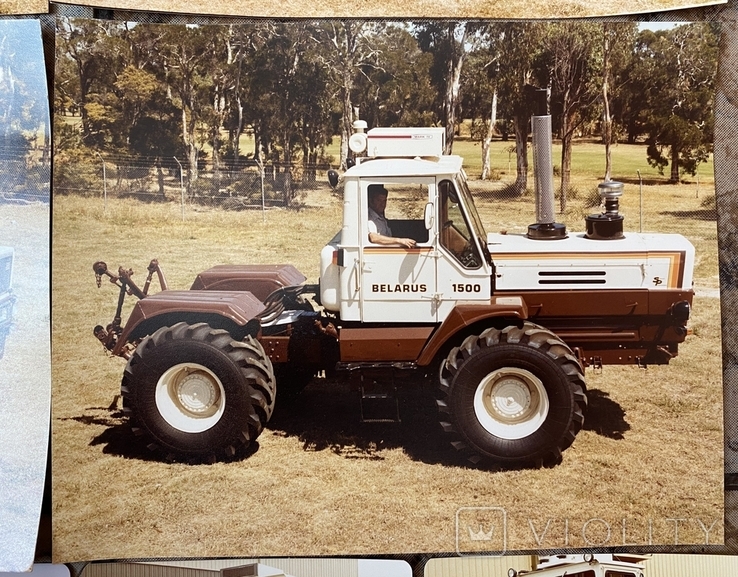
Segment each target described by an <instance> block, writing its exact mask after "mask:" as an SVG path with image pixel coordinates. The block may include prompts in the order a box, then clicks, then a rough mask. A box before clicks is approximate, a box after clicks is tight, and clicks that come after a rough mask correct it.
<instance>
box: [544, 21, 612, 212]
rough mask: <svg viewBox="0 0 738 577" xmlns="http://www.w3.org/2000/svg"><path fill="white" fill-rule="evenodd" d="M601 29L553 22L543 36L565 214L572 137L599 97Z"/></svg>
mask: <svg viewBox="0 0 738 577" xmlns="http://www.w3.org/2000/svg"><path fill="white" fill-rule="evenodd" d="M601 35H602V28H601V26H600V25H599V24H596V23H589V22H586V23H585V22H580V23H573V22H566V23H563V22H561V23H553V24H548V25H547V26H546V32H545V35H544V43H545V52H546V60H547V64H548V68H549V70H548V72H549V82H550V86H551V100H552V116H553V115H555V116H558V128H559V136H560V137H561V186H560V191H561V194H560V197H559V198H560V205H559V210H560V211H561V212H562V213H563V212H565V211H566V197H567V194H568V191H569V182H570V180H571V153H572V143H573V140H574V135H575V134H576V131H577V130H578V129H579V127H580V126H581V125H582V123H584V122H585V121H586V120H588V119H589V118H591V116H592V114H593V112H594V104H595V103H596V101H597V98H598V96H599V87H598V82H597V79H598V78H601V77H602V76H601V66H602V55H601V52H600V51H599V48H600V47H601V46H602V42H601Z"/></svg>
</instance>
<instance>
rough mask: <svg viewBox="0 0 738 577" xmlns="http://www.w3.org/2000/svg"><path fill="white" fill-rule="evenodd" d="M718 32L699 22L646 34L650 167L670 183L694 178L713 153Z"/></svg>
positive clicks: (644, 61)
mask: <svg viewBox="0 0 738 577" xmlns="http://www.w3.org/2000/svg"><path fill="white" fill-rule="evenodd" d="M718 38H719V31H718V28H717V25H716V24H715V23H707V22H698V23H691V24H684V25H681V26H677V27H675V28H673V29H671V30H667V31H660V32H657V33H653V32H650V31H644V32H643V33H642V34H641V36H640V38H639V42H640V44H641V49H640V58H641V61H640V63H639V65H640V66H641V67H642V69H643V72H645V73H647V75H648V79H649V80H648V83H647V84H646V89H645V91H644V94H643V100H644V102H645V104H646V110H645V125H646V130H647V134H648V148H647V158H648V162H649V164H651V165H652V166H654V167H656V168H658V169H659V171H661V172H662V173H663V171H664V169H665V168H666V166H667V165H670V177H669V181H670V182H672V183H678V182H679V181H680V179H681V174H682V173H683V172H686V173H688V174H695V173H696V171H697V168H698V166H699V164H700V163H702V162H705V161H706V160H707V159H708V157H709V154H710V152H711V150H712V128H713V123H714V117H713V110H714V108H713V92H714V84H715V73H716V70H717V54H718Z"/></svg>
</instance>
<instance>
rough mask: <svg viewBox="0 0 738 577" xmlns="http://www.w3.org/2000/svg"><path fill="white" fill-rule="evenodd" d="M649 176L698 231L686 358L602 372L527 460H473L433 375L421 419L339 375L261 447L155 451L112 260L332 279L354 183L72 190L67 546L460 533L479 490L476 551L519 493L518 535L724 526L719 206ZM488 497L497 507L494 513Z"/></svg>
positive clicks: (56, 425) (688, 539)
mask: <svg viewBox="0 0 738 577" xmlns="http://www.w3.org/2000/svg"><path fill="white" fill-rule="evenodd" d="M581 184H582V188H584V183H581ZM595 184H596V183H595ZM708 186H709V184H708V185H704V184H703V190H704V192H703V195H704V194H706V193H707V190H706V187H708ZM632 190H633V188H632V187H630V188H629V192H628V193H626V194H627V195H628V196H626V197H625V198H624V200H623V205H624V211H625V212H626V213H627V215H628V217H627V218H628V220H627V221H626V230H630V231H632V230H634V229H635V230H637V228H638V216H637V215H638V212H637V211H638V197H637V193H636V194H633V193H632V192H631V191H632ZM635 190H636V191H637V187H636V188H635ZM647 193H648V194H647V200H646V201H645V206H646V209H647V210H646V211H645V213H644V214H645V218H644V230H649V231H656V230H659V231H664V232H672V231H679V232H682V233H684V234H685V235H687V236H688V237H689V238H691V239H692V240H693V242H694V243H695V245H696V246H697V251H698V255H699V262H698V265H697V272H696V285H697V288H698V295H699V296H698V297H697V298H696V299H695V306H694V316H693V320H692V321H691V324H692V326H693V327H694V331H695V334H694V335H693V336H692V337H690V338H689V339H688V341H687V342H686V343H685V344H684V345H683V346H682V348H681V351H680V356H679V357H678V358H677V359H675V360H674V361H673V362H672V364H671V365H670V366H666V367H652V368H649V369H648V370H639V369H637V368H634V367H605V369H604V371H603V372H602V373H601V374H595V373H593V372H590V373H589V374H588V375H587V379H588V387H589V390H590V399H591V400H590V405H591V408H590V411H589V415H588V420H587V423H586V425H585V429H584V430H583V431H582V432H581V433H580V435H579V436H578V438H577V440H576V442H575V443H574V445H573V446H572V447H571V448H570V449H569V450H567V451H566V453H565V456H564V461H563V463H562V464H561V465H559V466H557V467H555V468H553V469H542V470H508V471H485V470H477V469H473V468H469V467H467V466H466V465H465V464H464V463H463V462H460V461H459V460H458V457H456V455H455V454H454V452H453V451H452V450H451V449H450V448H449V447H447V445H446V442H445V440H444V439H442V438H441V435H440V433H439V430H438V427H437V424H436V416H435V412H434V407H433V403H432V401H430V400H429V397H428V395H424V394H422V393H423V392H422V391H421V390H418V389H417V388H410V389H409V390H407V391H406V393H405V395H404V397H403V399H402V416H403V422H402V423H401V424H398V425H370V424H363V425H362V424H359V422H358V420H359V419H358V411H359V407H358V402H357V398H356V396H355V393H354V392H352V391H350V390H349V389H348V388H345V387H342V386H338V385H340V383H334V382H322V381H319V380H318V381H315V382H314V383H313V384H312V385H310V386H309V387H308V388H307V389H306V390H305V392H304V393H303V395H301V397H300V398H299V400H298V401H297V402H296V403H295V404H294V405H290V406H284V407H282V406H278V408H277V412H276V413H275V416H274V418H273V419H272V421H271V422H270V424H269V426H268V428H267V430H265V431H264V433H263V434H262V436H261V437H260V439H259V446H258V450H257V451H256V452H255V453H254V454H253V455H251V456H250V457H249V458H248V459H246V460H243V461H240V462H236V463H229V464H222V463H221V464H215V465H210V466H187V465H182V464H167V463H163V462H159V461H157V460H155V458H154V457H152V456H151V455H149V454H147V452H146V450H145V449H143V448H141V447H140V446H138V445H137V444H136V443H135V440H134V438H133V436H132V435H131V434H130V432H129V431H128V429H127V427H126V424H125V422H124V421H123V420H122V418H121V415H120V413H119V412H118V411H117V410H111V409H109V408H108V407H109V405H110V403H111V401H112V400H113V397H114V395H115V394H116V393H117V392H118V385H119V382H120V376H121V372H122V369H123V361H121V360H120V359H107V358H105V355H104V353H103V350H102V348H101V347H100V345H99V344H98V343H97V342H96V341H95V339H94V338H93V336H92V327H93V326H94V325H95V324H97V323H106V322H109V321H110V319H111V318H112V315H113V312H114V308H115V299H116V291H115V290H114V289H113V288H112V287H110V286H104V287H103V289H101V290H98V289H97V288H96V287H95V284H94V279H93V275H92V271H91V265H92V262H93V261H95V260H98V259H105V260H107V262H108V264H109V265H110V266H111V267H115V268H117V266H118V265H125V266H131V267H133V268H134V269H137V270H138V271H139V273H138V275H137V276H136V277H134V278H138V279H141V278H142V276H143V274H142V272H141V271H143V270H144V268H145V266H146V264H147V263H148V261H149V259H151V258H152V257H156V258H158V259H159V260H160V262H161V263H162V265H163V267H164V268H165V271H166V272H167V274H168V277H169V281H170V286H172V287H173V288H186V287H188V286H189V284H190V283H191V281H192V279H193V278H194V276H195V274H196V273H197V272H198V271H200V270H202V269H204V268H207V267H209V266H211V265H213V264H218V263H246V262H250V263H270V262H271V263H273V262H278V261H280V262H290V263H293V264H295V265H296V266H297V267H298V268H299V269H300V270H302V271H303V272H304V273H305V274H306V275H307V276H308V277H309V279H310V280H311V281H315V280H316V279H317V274H318V252H319V250H320V248H321V247H322V246H323V245H324V243H325V242H327V240H328V239H330V238H331V237H332V236H333V235H334V233H335V232H336V231H337V230H338V229H339V227H340V201H339V200H338V199H336V198H334V197H332V196H331V195H330V193H328V192H319V191H314V192H311V193H310V195H309V196H308V197H307V199H306V207H305V208H304V209H302V210H301V211H299V212H297V211H285V210H272V211H268V212H267V213H266V214H265V215H264V216H262V214H261V213H260V212H241V213H228V212H223V211H219V210H211V211H194V210H189V211H188V212H187V215H186V220H185V222H182V221H181V214H180V212H179V207H177V206H170V205H143V204H139V203H136V202H133V201H120V200H114V201H109V206H108V211H107V214H104V213H103V210H102V201H101V200H100V199H87V200H86V199H79V198H71V197H58V198H56V199H55V205H54V238H53V247H54V254H53V256H54V261H53V263H54V291H53V306H54V309H53V310H54V316H53V367H54V391H53V394H54V396H53V399H54V401H53V402H54V407H53V466H54V481H53V483H54V485H53V491H54V557H55V560H56V561H72V560H83V559H93V558H123V557H158V556H166V557H169V556H188V557H190V556H208V557H218V556H256V555H277V556H279V555H336V554H370V553H400V552H450V551H454V550H455V548H456V547H457V540H456V526H457V525H456V523H457V511H459V510H460V508H461V511H460V513H459V514H460V517H459V519H460V522H461V529H462V532H461V535H460V537H461V539H460V541H459V542H458V546H459V547H460V548H461V549H462V551H472V550H478V547H479V544H478V543H476V542H471V541H470V540H469V539H468V537H465V532H464V531H465V528H466V526H467V525H469V526H471V525H474V523H475V522H476V523H478V522H480V521H483V522H488V521H489V522H490V523H491V522H495V517H494V515H495V514H496V513H495V512H499V511H501V510H503V509H504V511H505V513H506V515H507V543H506V545H507V547H508V549H510V550H511V549H531V548H547V547H549V548H550V547H564V546H566V545H568V546H575V547H577V546H587V545H595V544H605V545H611V546H615V545H623V544H627V545H633V544H636V545H648V544H650V543H654V544H656V543H666V544H675V539H678V541H679V542H680V543H705V540H706V538H707V539H708V540H709V542H710V543H716V542H722V518H723V493H722V477H723V463H722V446H723V438H722V385H721V382H722V379H721V372H720V359H721V357H720V351H721V349H720V308H719V299H717V298H715V296H716V295H715V291H714V289H715V288H716V287H717V286H718V284H717V247H716V225H715V221H714V220H710V219H709V218H701V215H703V213H701V212H699V211H700V210H701V205H700V203H701V198H695V193H694V190H693V187H689V186H681V187H670V186H651V187H648V190H647ZM634 203H635V204H634ZM572 210H573V211H575V209H572ZM481 212H482V213H483V220H484V221H485V223H486V224H487V225H488V230H489V231H493V230H498V229H500V228H506V229H508V230H511V231H512V230H515V229H516V228H521V227H525V226H526V225H527V224H529V223H530V222H532V220H533V219H534V208H533V200H532V199H521V200H514V201H509V200H507V201H506V200H499V199H496V200H494V202H490V203H482V210H481ZM580 222H581V219H580V217H579V216H576V217H575V218H573V219H572V222H570V223H568V224H569V227H570V229H572V230H576V229H581V228H583V226H579V224H578V223H580ZM707 289H710V290H707ZM429 386H431V387H432V386H433V384H430V385H429ZM479 507H482V508H493V509H487V512H486V513H489V514H490V515H491V517H490V518H489V520H487V519H486V518H484V516H483V515H484V514H486V513H485V510H484V509H478V508H479ZM472 508H477V509H472ZM479 511H482V512H481V513H480V512H479ZM490 511H491V513H490ZM480 515H481V517H480ZM592 519H599V521H592ZM674 519H684V521H673V520H674ZM547 523H548V524H549V525H548V526H549V530H548V531H547V532H545V533H544V528H545V527H546V525H547ZM675 525H678V529H677V532H678V537H677V536H676V533H675ZM567 527H568V529H567ZM703 527H704V529H703ZM607 529H609V534H608V532H607ZM608 535H609V536H608ZM606 538H607V539H608V541H607V542H605V541H606ZM649 540H650V541H649ZM624 541H625V543H624ZM485 545H486V543H485ZM475 547H476V548H477V549H475ZM487 548H494V547H487Z"/></svg>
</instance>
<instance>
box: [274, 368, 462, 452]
mask: <svg viewBox="0 0 738 577" xmlns="http://www.w3.org/2000/svg"><path fill="white" fill-rule="evenodd" d="M398 389H399V392H398V398H397V406H398V407H399V416H400V421H399V422H362V420H361V417H362V406H361V403H360V394H359V392H358V391H357V390H355V389H354V388H353V387H350V386H348V385H346V384H345V383H343V382H341V381H338V380H334V379H326V380H323V379H315V380H313V382H312V383H311V384H310V385H308V387H307V388H306V389H305V390H304V391H302V392H301V393H300V394H299V395H298V396H297V397H296V398H294V399H291V400H290V401H289V402H282V403H280V399H279V394H277V403H276V407H275V410H274V414H273V415H272V418H271V420H270V421H269V423H268V424H267V429H268V430H270V431H272V432H273V433H274V434H276V435H279V436H283V437H295V438H297V439H299V440H300V442H301V443H302V448H303V450H304V451H308V452H319V451H331V452H333V453H335V454H337V455H340V456H343V457H344V458H346V459H366V460H383V459H384V457H383V456H382V453H383V451H386V450H390V449H397V448H401V449H403V450H404V451H405V452H406V453H407V454H408V455H409V456H410V457H411V458H413V459H415V460H420V461H423V462H427V463H446V464H448V462H449V460H450V457H453V456H455V452H454V451H452V450H447V449H446V446H447V443H446V442H445V439H444V438H443V434H442V432H441V430H440V427H439V425H438V422H437V415H436V407H435V401H434V400H433V398H432V396H431V394H430V393H429V392H427V391H425V390H424V387H423V385H422V384H419V383H411V384H405V383H403V384H400V385H398ZM364 411H365V414H366V415H371V416H372V417H374V418H393V417H395V416H396V414H397V410H396V408H395V405H394V404H393V403H392V402H391V401H389V400H386V399H384V400H382V401H380V402H378V403H377V402H374V404H373V406H372V404H371V403H368V404H367V405H366V406H365V407H364Z"/></svg>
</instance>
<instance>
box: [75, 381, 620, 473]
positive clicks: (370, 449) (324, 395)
mask: <svg viewBox="0 0 738 577" xmlns="http://www.w3.org/2000/svg"><path fill="white" fill-rule="evenodd" d="M398 390H399V392H398V406H399V415H400V421H399V422H362V421H361V415H362V408H361V404H360V402H359V392H358V391H357V390H355V389H354V388H353V387H350V386H348V385H346V384H345V383H344V382H341V381H337V380H333V379H325V380H324V379H315V380H314V381H313V382H312V383H311V384H310V385H308V387H307V388H306V389H305V390H304V391H303V392H302V393H301V394H299V395H298V396H297V397H296V398H294V399H290V401H289V402H281V403H280V399H279V397H278V398H277V403H276V405H275V410H274V413H273V415H272V418H271V420H270V421H269V423H268V424H267V426H266V430H265V433H266V432H268V431H271V432H272V433H273V434H275V435H278V436H282V437H290V438H297V439H299V440H300V442H301V444H302V450H303V451H306V452H320V451H331V452H332V453H334V454H336V455H338V456H341V457H343V458H345V459H362V460H375V461H382V460H384V459H385V457H384V453H385V452H386V451H388V450H392V449H401V450H403V451H404V452H405V454H407V455H408V456H409V457H410V458H411V459H413V460H416V461H420V462H423V463H427V464H442V465H446V466H457V467H462V468H469V467H474V465H472V464H471V463H470V462H469V461H467V460H466V459H465V458H464V457H463V455H461V454H460V453H459V452H458V451H456V450H455V449H453V448H452V447H451V445H450V444H449V439H448V437H447V436H446V435H445V434H444V433H443V431H442V430H441V427H440V426H439V424H438V420H439V419H438V412H437V409H436V403H435V400H434V398H433V391H432V388H431V387H430V385H429V384H427V383H423V382H415V381H411V382H409V383H407V384H404V383H403V384H399V385H398ZM588 399H589V405H588V408H587V413H586V418H585V424H584V430H586V431H592V432H595V433H597V434H598V435H602V436H603V437H607V438H609V439H616V440H622V439H624V438H625V433H626V432H627V431H628V430H629V429H630V425H629V424H628V423H627V422H626V420H625V411H624V410H623V408H622V407H621V406H620V405H619V404H618V403H617V402H615V401H613V400H612V399H610V397H609V395H608V393H606V392H603V391H600V390H598V389H591V390H589V391H588ZM370 410H371V408H370V407H369V408H365V411H367V412H370ZM394 412H395V411H394V407H392V408H391V409H390V410H389V411H383V412H381V413H377V411H374V412H373V415H372V416H393V415H394ZM382 413H384V414H382ZM386 413H390V414H386ZM62 420H71V421H75V422H77V423H80V424H82V425H87V426H91V427H95V428H96V429H99V428H100V427H103V430H102V431H101V432H100V433H99V434H97V435H95V436H94V437H93V438H92V440H91V441H90V442H89V445H90V446H92V447H94V446H101V447H102V452H103V453H104V454H107V455H115V456H118V457H122V458H125V459H135V460H139V461H146V462H161V461H162V459H163V456H162V454H161V453H158V452H156V451H151V450H150V449H149V448H148V447H147V446H146V442H145V441H144V440H143V439H142V438H140V437H137V436H136V435H134V434H133V432H132V430H131V427H130V424H129V423H128V420H127V419H126V418H125V417H124V415H123V411H122V410H121V408H120V401H118V402H117V403H116V402H113V403H112V404H111V405H110V406H108V407H87V408H86V409H85V411H84V413H83V414H82V415H79V416H74V417H68V418H65V419H62ZM258 450H259V443H258V442H256V443H253V445H252V446H250V447H249V449H248V452H247V453H246V454H241V455H239V457H238V458H237V460H240V459H243V458H248V457H249V456H250V455H251V454H253V453H255V452H256V451H258ZM164 460H166V459H164ZM484 468H485V469H486V470H489V471H499V470H510V468H509V467H507V468H503V467H498V466H494V465H491V466H485V467H484ZM520 468H525V467H520Z"/></svg>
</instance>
